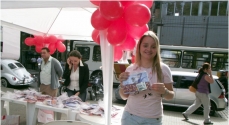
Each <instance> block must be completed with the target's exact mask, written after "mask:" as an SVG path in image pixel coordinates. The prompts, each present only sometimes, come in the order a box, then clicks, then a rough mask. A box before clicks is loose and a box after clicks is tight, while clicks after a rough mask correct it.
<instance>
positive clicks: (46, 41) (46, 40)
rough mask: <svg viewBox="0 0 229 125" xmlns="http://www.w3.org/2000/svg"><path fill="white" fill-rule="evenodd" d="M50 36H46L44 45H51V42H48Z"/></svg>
mask: <svg viewBox="0 0 229 125" xmlns="http://www.w3.org/2000/svg"><path fill="white" fill-rule="evenodd" d="M48 38H49V37H48V36H44V44H49V42H50V41H48Z"/></svg>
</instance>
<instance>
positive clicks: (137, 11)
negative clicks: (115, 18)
mask: <svg viewBox="0 0 229 125" xmlns="http://www.w3.org/2000/svg"><path fill="white" fill-rule="evenodd" d="M150 16H151V13H150V10H149V8H148V7H147V6H146V5H143V4H132V5H130V6H128V7H127V8H126V10H125V14H124V17H125V20H126V22H127V23H128V24H130V25H132V26H139V27H141V26H144V25H145V24H147V23H148V22H149V20H150Z"/></svg>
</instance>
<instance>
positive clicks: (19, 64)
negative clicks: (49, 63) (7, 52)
mask: <svg viewBox="0 0 229 125" xmlns="http://www.w3.org/2000/svg"><path fill="white" fill-rule="evenodd" d="M15 64H16V65H17V66H18V67H19V68H24V66H23V65H22V64H21V63H15Z"/></svg>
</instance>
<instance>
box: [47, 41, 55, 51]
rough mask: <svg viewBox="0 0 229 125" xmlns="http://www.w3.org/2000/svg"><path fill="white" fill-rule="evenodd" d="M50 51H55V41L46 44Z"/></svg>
mask: <svg viewBox="0 0 229 125" xmlns="http://www.w3.org/2000/svg"><path fill="white" fill-rule="evenodd" d="M48 48H49V50H50V52H53V51H56V44H55V43H50V44H49V46H48Z"/></svg>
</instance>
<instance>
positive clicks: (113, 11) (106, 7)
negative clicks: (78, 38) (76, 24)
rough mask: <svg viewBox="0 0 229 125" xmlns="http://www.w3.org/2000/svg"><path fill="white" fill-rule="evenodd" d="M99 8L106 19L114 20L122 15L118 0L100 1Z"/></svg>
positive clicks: (121, 7)
mask: <svg viewBox="0 0 229 125" xmlns="http://www.w3.org/2000/svg"><path fill="white" fill-rule="evenodd" d="M99 10H100V13H101V14H102V15H103V17H104V18H106V19H107V20H116V19H118V18H120V17H121V16H122V15H123V6H122V4H121V2H120V1H101V2H100V5H99Z"/></svg>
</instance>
